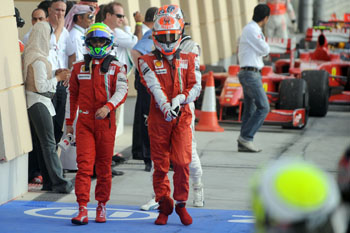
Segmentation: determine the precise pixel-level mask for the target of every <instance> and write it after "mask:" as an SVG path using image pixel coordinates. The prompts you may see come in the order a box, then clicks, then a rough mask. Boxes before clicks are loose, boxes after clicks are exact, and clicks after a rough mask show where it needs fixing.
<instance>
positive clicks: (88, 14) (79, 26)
mask: <svg viewBox="0 0 350 233" xmlns="http://www.w3.org/2000/svg"><path fill="white" fill-rule="evenodd" d="M94 13H95V9H94V8H93V7H92V6H89V5H81V4H75V5H74V6H73V7H72V9H71V10H70V11H69V12H68V14H67V16H66V20H65V28H66V29H67V30H68V31H69V36H70V39H71V40H72V43H73V44H74V45H75V47H76V53H75V56H76V61H81V60H83V59H84V54H86V52H85V47H84V35H85V31H86V29H87V28H88V27H89V26H90V25H91V24H93V23H94V18H95V15H94Z"/></svg>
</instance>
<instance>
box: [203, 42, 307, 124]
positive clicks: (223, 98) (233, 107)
mask: <svg viewBox="0 0 350 233" xmlns="http://www.w3.org/2000/svg"><path fill="white" fill-rule="evenodd" d="M271 42H273V41H270V43H271ZM275 45H276V46H277V47H276V48H275V49H277V51H275V52H276V53H282V51H281V50H283V51H285V50H286V48H287V46H289V47H290V46H292V45H291V41H290V40H289V42H288V41H287V40H285V41H284V43H282V44H281V41H275ZM279 47H280V48H279ZM278 49H280V50H279V51H278ZM289 49H291V48H289ZM239 69H240V67H239V66H238V65H232V66H230V67H229V71H228V73H218V72H216V73H214V79H215V86H216V90H218V91H217V112H218V115H219V117H218V118H219V121H220V122H238V123H239V122H241V120H242V113H243V108H244V104H243V89H242V86H241V84H240V83H239V80H238V77H237V74H238V72H239ZM261 73H262V82H263V87H264V89H265V91H266V93H267V96H268V99H269V102H270V106H271V111H270V112H269V114H268V115H267V117H266V119H265V123H269V124H280V125H282V126H283V127H284V128H297V129H301V128H303V127H305V125H306V124H307V120H308V109H309V107H308V106H309V105H308V99H309V95H308V88H307V84H306V82H305V80H303V79H295V78H294V77H293V76H288V75H283V74H276V73H274V72H273V69H272V67H271V66H265V67H263V69H262V71H261ZM206 76H207V74H205V75H203V80H205V79H206Z"/></svg>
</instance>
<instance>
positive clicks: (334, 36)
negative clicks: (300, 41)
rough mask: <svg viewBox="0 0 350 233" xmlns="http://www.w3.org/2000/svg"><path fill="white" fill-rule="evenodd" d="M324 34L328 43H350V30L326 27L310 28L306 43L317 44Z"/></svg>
mask: <svg viewBox="0 0 350 233" xmlns="http://www.w3.org/2000/svg"><path fill="white" fill-rule="evenodd" d="M322 33H323V35H324V36H325V37H326V38H327V42H328V43H339V42H345V43H346V42H350V28H340V29H338V28H331V27H326V26H317V27H315V28H308V29H307V31H306V38H305V41H313V42H317V40H318V37H319V36H320V35H321V34H322Z"/></svg>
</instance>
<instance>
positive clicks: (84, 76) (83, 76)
mask: <svg viewBox="0 0 350 233" xmlns="http://www.w3.org/2000/svg"><path fill="white" fill-rule="evenodd" d="M78 79H79V80H90V79H91V74H78Z"/></svg>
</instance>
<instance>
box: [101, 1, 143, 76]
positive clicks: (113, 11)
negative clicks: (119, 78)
mask: <svg viewBox="0 0 350 233" xmlns="http://www.w3.org/2000/svg"><path fill="white" fill-rule="evenodd" d="M103 10H104V17H103V18H104V21H103V23H105V24H107V25H108V27H110V28H111V29H112V30H113V31H114V43H115V44H116V46H117V48H116V49H115V50H114V52H115V53H116V54H115V55H116V57H117V59H118V61H120V62H122V63H124V64H126V65H127V67H128V74H129V73H130V71H131V70H132V68H133V66H134V64H133V61H132V58H131V55H130V50H131V49H132V48H133V47H134V46H135V45H136V43H137V41H138V40H139V39H141V38H142V25H143V24H142V21H143V19H142V15H141V14H140V13H139V12H136V13H135V14H134V19H135V21H136V26H135V33H134V35H133V34H132V32H131V28H130V26H129V21H128V19H127V18H126V17H125V14H124V9H123V5H122V4H120V3H118V2H112V3H110V4H108V5H107V6H105V7H104V9H103ZM107 16H108V18H107Z"/></svg>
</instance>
